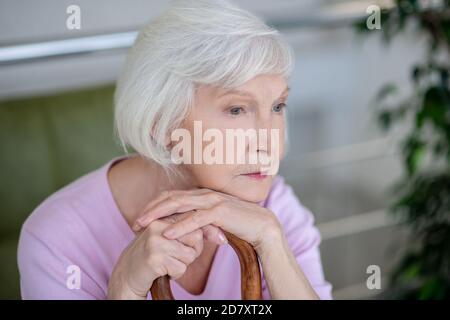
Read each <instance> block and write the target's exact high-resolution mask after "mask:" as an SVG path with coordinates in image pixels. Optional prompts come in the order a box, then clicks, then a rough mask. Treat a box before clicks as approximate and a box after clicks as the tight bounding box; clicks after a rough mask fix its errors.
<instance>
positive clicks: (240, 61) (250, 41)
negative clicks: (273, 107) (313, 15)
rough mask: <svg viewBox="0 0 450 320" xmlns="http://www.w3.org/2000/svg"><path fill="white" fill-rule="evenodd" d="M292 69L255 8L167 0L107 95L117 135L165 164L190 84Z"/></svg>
mask: <svg viewBox="0 0 450 320" xmlns="http://www.w3.org/2000/svg"><path fill="white" fill-rule="evenodd" d="M293 68H294V53H293V50H292V48H291V47H290V46H289V45H288V43H287V41H286V40H285V39H284V38H283V37H282V35H281V34H280V33H279V32H278V31H277V30H276V29H275V28H273V27H271V26H269V25H267V24H266V23H265V22H264V21H263V20H262V19H261V18H259V17H257V16H255V15H254V14H252V13H250V12H248V11H246V10H243V9H241V8H239V7H237V6H236V5H235V4H233V3H231V2H229V1H225V0H178V1H172V3H171V5H170V6H169V8H168V9H166V11H164V12H163V13H162V14H161V15H159V16H158V17H156V18H155V19H153V20H151V21H150V22H149V23H147V24H146V25H145V26H144V27H143V28H142V29H141V30H140V32H139V34H138V36H137V38H136V41H135V42H134V45H133V47H132V48H131V49H130V50H129V52H128V56H127V60H126V62H125V65H124V67H123V70H122V72H121V74H120V76H119V79H118V81H117V85H116V91H115V94H114V104H115V112H114V116H115V131H116V134H117V136H118V138H119V140H120V143H121V145H122V147H123V148H124V150H125V152H126V153H128V151H127V146H130V147H132V148H133V149H134V150H135V151H136V152H137V153H138V154H140V155H142V156H145V157H147V158H149V159H152V160H154V161H156V162H157V163H159V164H161V165H163V166H164V167H169V166H170V164H171V160H170V150H167V148H166V142H167V139H168V138H167V137H169V139H170V132H171V131H172V130H174V129H176V128H178V127H179V126H180V125H181V123H182V121H183V119H184V118H185V117H186V116H187V115H188V112H189V110H190V107H191V106H192V103H193V98H194V95H195V90H196V88H198V87H199V86H202V85H213V86H219V87H223V88H234V87H238V86H240V85H242V84H244V83H245V82H246V81H248V80H250V79H252V78H254V77H256V76H258V75H260V74H281V75H284V76H285V77H286V78H289V77H290V75H291V73H292V70H293ZM286 133H287V132H286Z"/></svg>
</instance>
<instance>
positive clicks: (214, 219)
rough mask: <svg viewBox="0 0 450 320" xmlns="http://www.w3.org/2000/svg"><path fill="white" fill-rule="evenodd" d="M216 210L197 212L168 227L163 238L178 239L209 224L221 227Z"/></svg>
mask: <svg viewBox="0 0 450 320" xmlns="http://www.w3.org/2000/svg"><path fill="white" fill-rule="evenodd" d="M216 208H217V207H213V208H211V209H208V210H197V211H196V212H195V213H193V214H191V215H190V216H189V217H187V218H185V219H183V220H181V221H179V222H177V223H175V224H173V225H171V226H169V227H167V228H166V229H165V230H164V231H163V236H165V237H166V238H168V239H176V238H179V237H181V236H183V235H185V234H186V233H189V232H192V231H194V230H196V229H199V228H201V227H204V226H206V225H208V224H214V225H216V226H220V221H218V217H219V215H218V210H217V209H216Z"/></svg>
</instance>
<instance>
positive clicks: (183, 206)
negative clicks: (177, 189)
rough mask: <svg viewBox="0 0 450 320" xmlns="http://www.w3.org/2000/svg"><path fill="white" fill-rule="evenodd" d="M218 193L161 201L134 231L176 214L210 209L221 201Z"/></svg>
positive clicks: (149, 211)
mask: <svg viewBox="0 0 450 320" xmlns="http://www.w3.org/2000/svg"><path fill="white" fill-rule="evenodd" d="M219 197H221V196H220V195H218V194H217V193H214V192H208V193H203V194H187V193H185V194H178V195H173V196H170V197H168V198H165V199H164V200H161V201H160V202H158V203H157V204H155V205H154V206H153V207H149V208H147V211H146V212H145V214H144V215H143V216H142V217H141V218H139V219H138V220H137V221H136V223H135V225H134V226H133V229H139V228H145V227H146V226H147V225H148V224H150V223H151V222H152V221H154V220H155V219H159V218H162V217H166V216H169V215H171V214H174V213H182V212H188V211H191V210H195V209H208V208H211V207H212V206H214V205H215V204H217V202H218V201H219V200H220V199H221V198H219Z"/></svg>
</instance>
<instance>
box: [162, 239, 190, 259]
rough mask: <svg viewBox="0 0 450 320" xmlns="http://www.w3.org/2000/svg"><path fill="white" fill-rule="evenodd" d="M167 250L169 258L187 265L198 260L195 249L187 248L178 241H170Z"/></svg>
mask: <svg viewBox="0 0 450 320" xmlns="http://www.w3.org/2000/svg"><path fill="white" fill-rule="evenodd" d="M165 248H166V252H167V254H168V255H169V256H171V257H173V258H176V259H178V260H180V261H181V262H183V263H185V264H190V263H192V261H194V260H195V258H197V252H196V251H195V249H194V248H191V247H189V246H186V245H184V244H182V243H181V242H180V241H178V240H172V241H168V244H167V245H166V246H165Z"/></svg>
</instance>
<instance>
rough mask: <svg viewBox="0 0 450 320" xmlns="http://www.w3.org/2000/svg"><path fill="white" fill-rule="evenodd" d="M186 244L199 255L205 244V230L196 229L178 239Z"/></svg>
mask: <svg viewBox="0 0 450 320" xmlns="http://www.w3.org/2000/svg"><path fill="white" fill-rule="evenodd" d="M177 240H178V241H180V242H181V243H183V244H184V245H186V246H189V247H191V248H193V249H194V250H195V251H196V253H197V257H198V256H199V255H200V254H201V253H202V251H203V246H204V235H203V230H195V231H193V232H190V233H188V234H186V235H184V236H182V237H180V238H178V239H177Z"/></svg>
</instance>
